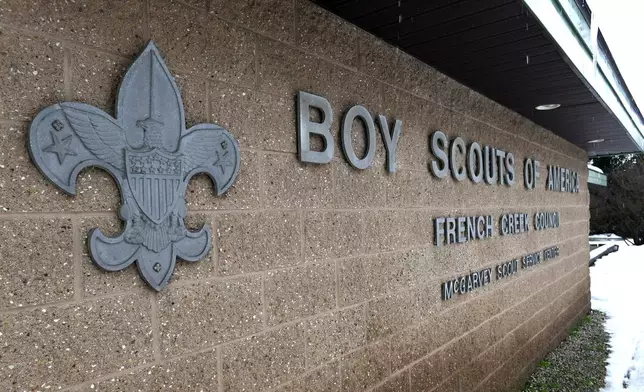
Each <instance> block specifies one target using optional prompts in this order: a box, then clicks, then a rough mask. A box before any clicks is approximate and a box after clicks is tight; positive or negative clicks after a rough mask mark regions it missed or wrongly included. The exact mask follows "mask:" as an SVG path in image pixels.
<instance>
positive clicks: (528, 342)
mask: <svg viewBox="0 0 644 392" xmlns="http://www.w3.org/2000/svg"><path fill="white" fill-rule="evenodd" d="M580 283H581V282H580ZM577 285H579V283H578V284H576V285H575V286H573V287H571V288H569V289H568V290H566V291H565V292H564V293H562V294H561V295H560V296H559V297H557V298H556V299H555V301H556V300H558V299H559V298H561V297H562V296H564V295H566V293H568V292H569V291H571V290H573V289H574V288H575V287H577ZM582 296H583V294H582V295H580V296H578V297H577V298H575V300H574V301H572V303H571V304H570V305H568V306H567V307H566V308H565V309H564V310H562V311H561V312H559V314H557V316H556V317H554V320H553V321H552V322H551V323H548V324H547V325H546V326H545V327H543V328H541V329H540V330H539V332H537V333H535V334H533V335H532V337H531V338H530V339H529V340H528V341H527V342H525V344H523V345H522V346H521V347H520V348H519V349H518V350H516V351H515V352H513V353H512V355H510V356H509V357H508V359H507V360H506V361H504V362H503V363H502V364H501V365H499V366H497V367H496V368H495V369H494V370H493V371H492V372H490V374H488V376H487V377H485V378H484V379H483V380H482V381H481V382H479V383H478V384H476V386H475V387H474V389H473V391H476V390H478V389H479V388H480V387H481V385H483V384H484V383H485V382H486V381H487V380H489V379H490V378H491V377H492V376H493V375H494V374H495V373H496V372H498V371H499V370H500V369H503V367H504V366H505V365H506V364H507V363H509V362H510V360H512V357H514V355H516V354H517V353H518V352H520V351H521V350H522V349H524V348H525V347H526V346H527V345H528V344H530V342H532V341H533V340H534V339H536V337H537V336H539V335H540V334H541V333H543V332H544V331H545V330H546V329H548V328H550V326H552V324H555V323H557V321H558V320H557V319H558V317H559V315H561V314H562V313H565V312H567V311H568V309H570V308H571V307H573V306H574V305H575V304H576V301H577V300H579V298H581V297H582ZM553 302H554V301H553ZM548 305H550V304H548ZM548 305H546V306H544V307H543V308H542V309H541V310H543V309H545V308H546V307H547V306H548ZM541 310H539V312H540V311H541ZM583 310H584V309H582V311H583ZM539 312H537V313H539ZM535 315H536V314H535ZM577 315H579V313H577ZM576 317H577V316H575V318H576ZM532 318H534V316H533V317H531V318H530V319H528V320H526V321H525V322H524V323H523V324H526V323H528V322H529V321H530V320H532ZM573 320H574V318H573ZM523 324H522V325H520V326H519V328H520V327H522V326H523ZM516 329H518V328H515V329H513V330H512V332H511V333H513V332H514V331H515V330H516ZM562 332H563V331H562ZM557 336H558V335H557ZM557 336H555V339H556V338H557ZM489 349H490V348H488V349H487V350H485V351H484V352H482V353H480V354H479V355H477V356H476V358H474V360H473V361H475V360H476V359H478V358H479V357H480V356H482V355H483V354H485V353H486V352H487V351H488V350H489ZM438 387H440V385H439V386H438ZM438 387H437V388H438Z"/></svg>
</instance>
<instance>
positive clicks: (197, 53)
mask: <svg viewBox="0 0 644 392" xmlns="http://www.w3.org/2000/svg"><path fill="white" fill-rule="evenodd" d="M150 19H151V21H150V31H151V35H152V39H153V40H155V42H156V44H157V46H158V47H159V48H161V51H162V52H163V53H164V54H165V57H166V59H165V60H166V62H167V64H168V66H169V67H170V68H171V69H177V70H180V71H182V72H183V73H184V74H188V75H193V76H201V77H208V78H210V79H212V80H222V81H225V82H229V83H234V84H238V85H244V86H252V85H254V84H255V37H254V34H252V33H250V32H248V31H245V30H243V29H241V28H239V27H236V26H233V25H231V24H229V23H227V22H224V21H222V20H221V19H218V18H215V17H212V16H209V15H208V14H207V13H205V12H204V11H202V10H199V9H196V8H191V7H186V6H185V5H183V4H181V3H179V2H177V1H173V0H160V1H154V2H152V3H151V4H150Z"/></svg>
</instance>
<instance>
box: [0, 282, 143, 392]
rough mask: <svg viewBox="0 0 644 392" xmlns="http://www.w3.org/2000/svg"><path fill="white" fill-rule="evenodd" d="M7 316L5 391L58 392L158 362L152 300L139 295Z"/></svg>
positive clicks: (2, 340)
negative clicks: (37, 391) (42, 391)
mask: <svg viewBox="0 0 644 392" xmlns="http://www.w3.org/2000/svg"><path fill="white" fill-rule="evenodd" d="M2 317H3V322H2V324H1V325H0V332H1V333H2V335H0V345H1V346H2V347H3V357H2V365H1V366H0V388H1V389H2V390H6V391H8V390H23V389H24V390H35V389H52V390H54V389H59V388H63V387H66V386H72V385H75V384H78V383H81V382H84V381H87V380H91V379H95V378H98V377H101V376H103V375H107V374H110V373H114V372H117V371H119V370H121V369H127V368H132V367H135V366H139V365H144V364H146V363H151V362H152V361H154V355H153V352H152V334H151V333H150V331H151V330H152V323H151V320H150V301H148V300H146V299H144V300H143V301H142V300H141V297H140V296H138V295H135V296H119V297H112V298H103V299H100V300H91V301H86V302H82V303H80V304H74V305H65V306H60V307H51V308H47V309H33V310H26V311H22V312H16V313H8V314H4V315H3V316H2Z"/></svg>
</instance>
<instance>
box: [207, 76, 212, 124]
mask: <svg viewBox="0 0 644 392" xmlns="http://www.w3.org/2000/svg"><path fill="white" fill-rule="evenodd" d="M210 89H211V83H210V79H206V119H207V120H206V121H207V122H208V123H211V122H213V119H212V108H211V107H210V105H211V104H212V103H211V102H212V101H211V99H212V98H211V97H210Z"/></svg>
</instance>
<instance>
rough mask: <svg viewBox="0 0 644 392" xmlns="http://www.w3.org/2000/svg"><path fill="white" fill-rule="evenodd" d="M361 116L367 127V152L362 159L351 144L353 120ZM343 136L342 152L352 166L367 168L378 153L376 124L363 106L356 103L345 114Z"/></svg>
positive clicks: (341, 131) (341, 132)
mask: <svg viewBox="0 0 644 392" xmlns="http://www.w3.org/2000/svg"><path fill="white" fill-rule="evenodd" d="M356 117H360V118H361V119H362V122H363V123H364V125H365V126H366V127H367V153H366V154H365V156H364V157H363V158H362V159H360V158H358V157H357V156H356V153H355V151H353V146H352V145H351V129H352V128H353V120H355V119H356ZM340 134H341V137H342V152H344V156H345V157H346V158H347V160H348V161H349V163H350V164H351V166H353V167H355V168H356V169H366V168H368V167H369V166H371V164H372V163H373V157H374V156H375V155H376V126H375V124H374V123H373V118H371V114H369V112H368V111H367V109H365V108H364V107H363V106H360V105H356V106H354V107H352V108H351V109H349V111H348V112H347V113H346V114H345V115H344V120H343V121H342V129H341V130H340Z"/></svg>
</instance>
